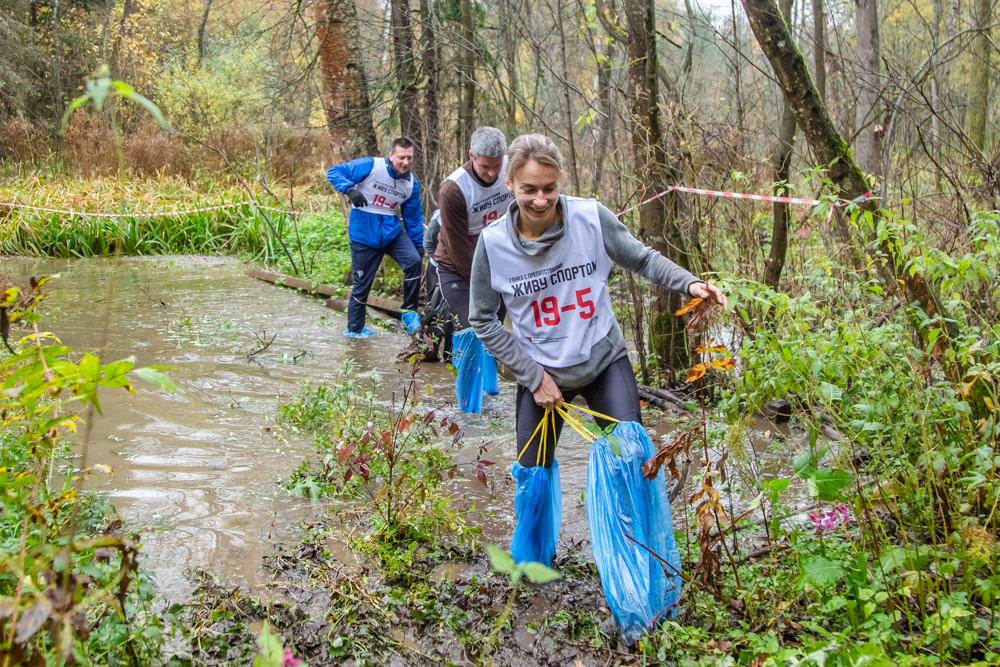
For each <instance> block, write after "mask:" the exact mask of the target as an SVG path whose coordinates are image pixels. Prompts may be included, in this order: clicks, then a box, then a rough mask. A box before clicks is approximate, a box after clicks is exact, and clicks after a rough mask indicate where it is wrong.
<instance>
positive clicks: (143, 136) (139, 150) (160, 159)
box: [125, 120, 194, 181]
mask: <svg viewBox="0 0 1000 667" xmlns="http://www.w3.org/2000/svg"><path fill="white" fill-rule="evenodd" d="M125 159H126V161H127V163H128V166H129V168H130V169H131V171H132V172H133V173H135V174H141V175H143V176H160V175H163V176H180V177H182V178H184V179H186V180H189V181H190V180H192V179H193V178H194V164H193V162H192V160H191V155H190V154H189V153H188V150H187V147H186V146H185V145H184V142H183V141H182V140H181V138H180V137H179V136H177V135H175V134H167V133H166V132H164V131H163V130H161V129H160V128H158V127H157V126H156V124H155V123H152V122H150V121H148V120H147V121H143V122H142V123H140V124H139V126H138V127H137V128H136V129H135V131H134V132H132V133H131V134H130V135H129V136H128V137H127V138H126V139H125Z"/></svg>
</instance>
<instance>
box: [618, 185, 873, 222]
mask: <svg viewBox="0 0 1000 667" xmlns="http://www.w3.org/2000/svg"><path fill="white" fill-rule="evenodd" d="M671 192H689V193H691V194H695V195H708V196H710V197H728V198H730V199H753V200H755V201H773V202H778V203H781V204H806V205H808V206H818V205H819V204H822V203H823V202H822V201H821V200H819V199H802V198H801V197H775V196H773V195H751V194H746V193H743V192H724V191H722V190H701V189H699V188H685V187H681V186H680V185H671V186H670V187H669V188H667V189H666V190H664V191H663V192H661V193H660V194H658V195H653V196H652V197H650V198H649V199H647V200H646V201H641V202H639V203H638V204H636V205H635V206H632V207H631V208H627V209H625V210H624V211H621V212H620V213H619V214H618V217H621V216H623V215H625V214H626V213H628V212H629V211H634V210H635V209H637V208H639V207H640V206H643V205H645V204H648V203H649V202H651V201H656V200H657V199H659V198H660V197H662V196H663V195H665V194H669V193H671ZM868 199H873V197H872V193H871V192H866V193H865V194H863V195H861V196H860V197H858V198H856V199H852V200H851V201H841V202H837V203H836V206H847V205H849V204H860V203H862V202H864V201H867V200H868ZM831 210H832V209H831Z"/></svg>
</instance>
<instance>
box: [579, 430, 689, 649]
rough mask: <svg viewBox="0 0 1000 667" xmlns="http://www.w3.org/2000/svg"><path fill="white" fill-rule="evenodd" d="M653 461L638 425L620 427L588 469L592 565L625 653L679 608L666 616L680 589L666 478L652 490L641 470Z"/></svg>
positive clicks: (596, 447) (597, 446)
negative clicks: (656, 624)
mask: <svg viewBox="0 0 1000 667" xmlns="http://www.w3.org/2000/svg"><path fill="white" fill-rule="evenodd" d="M615 450H618V451H619V452H621V454H620V455H619V454H618V453H617V452H616V451H615ZM655 453H656V448H655V447H654V446H653V442H652V441H651V440H650V439H649V434H648V433H646V429H644V428H643V427H642V425H641V424H637V423H636V422H621V423H619V424H618V425H617V426H616V427H615V429H614V431H612V432H611V434H610V435H608V436H606V437H603V438H599V439H598V440H597V441H596V442H595V443H594V444H593V446H592V447H591V450H590V466H589V468H588V469H587V495H586V504H587V522H588V524H589V525H590V537H591V540H592V544H593V548H594V560H595V562H596V563H597V571H598V573H599V574H600V575H601V586H602V587H603V588H604V596H605V597H606V598H607V601H608V608H609V609H610V610H611V613H612V614H614V617H615V619H616V620H617V621H618V627H619V628H620V629H621V633H622V642H623V643H625V644H626V645H630V644H633V643H635V642H636V641H638V640H639V638H641V637H642V635H643V634H644V633H645V632H646V630H647V628H648V627H649V625H650V624H651V622H652V621H653V620H654V619H655V618H656V617H657V615H658V614H661V613H662V615H661V616H660V618H661V619H663V618H671V617H673V616H674V614H676V612H677V609H676V607H673V608H670V609H667V608H668V607H670V605H674V604H676V602H677V599H678V597H679V595H680V592H681V589H682V580H681V577H680V571H681V559H680V554H679V553H678V552H677V544H676V542H675V541H674V528H673V522H672V520H671V516H670V500H669V498H668V497H667V488H666V480H665V478H664V473H663V470H662V469H661V470H660V472H659V473H658V474H657V476H656V478H655V479H654V480H653V481H651V482H650V481H647V480H646V479H644V478H643V475H642V464H643V462H645V461H647V460H649V459H650V458H652V456H653V454H655ZM626 535H628V536H630V537H631V538H632V539H634V540H636V541H638V542H640V543H641V544H642V545H644V546H645V547H646V548H643V547H642V546H639V545H638V544H636V543H635V542H633V541H632V540H630V539H628V537H626ZM647 549H648V550H647ZM650 551H653V552H655V553H656V554H657V555H658V556H659V557H660V558H662V559H663V560H665V561H667V562H668V563H670V565H664V564H663V563H662V562H661V561H660V560H659V559H658V558H656V557H655V556H653V555H652V554H651V553H650ZM671 566H672V567H671ZM665 610H666V611H665ZM664 612H665V613H664Z"/></svg>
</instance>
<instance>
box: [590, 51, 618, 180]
mask: <svg viewBox="0 0 1000 667" xmlns="http://www.w3.org/2000/svg"><path fill="white" fill-rule="evenodd" d="M604 48H605V53H604V57H603V58H598V61H597V99H598V103H599V104H600V105H601V122H600V135H599V136H598V139H597V149H596V151H595V155H594V185H593V187H592V188H591V192H592V193H593V194H597V193H598V192H599V190H600V187H601V178H602V176H603V175H604V160H605V158H606V157H607V155H608V139H610V137H611V135H612V134H613V133H614V122H615V116H614V110H613V109H612V108H611V64H612V61H613V60H614V57H615V42H614V40H610V39H609V40H608V43H607V46H605V47H604Z"/></svg>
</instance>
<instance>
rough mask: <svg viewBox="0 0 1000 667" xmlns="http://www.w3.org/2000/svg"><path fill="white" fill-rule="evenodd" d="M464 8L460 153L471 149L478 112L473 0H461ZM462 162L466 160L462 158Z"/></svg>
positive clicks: (461, 156)
mask: <svg viewBox="0 0 1000 667" xmlns="http://www.w3.org/2000/svg"><path fill="white" fill-rule="evenodd" d="M460 4H461V9H462V104H461V107H459V110H458V155H459V157H460V158H463V157H464V156H465V154H466V151H468V150H469V140H470V139H471V138H472V130H473V127H472V124H473V122H474V116H475V113H476V33H475V24H474V22H473V16H472V0H460ZM461 161H462V162H464V161H465V160H464V159H462V160H461Z"/></svg>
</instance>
